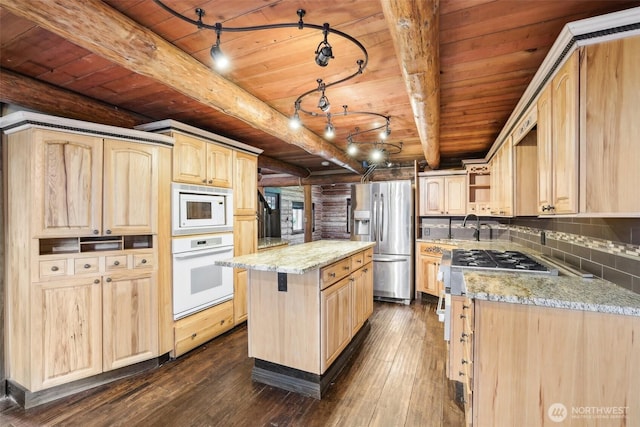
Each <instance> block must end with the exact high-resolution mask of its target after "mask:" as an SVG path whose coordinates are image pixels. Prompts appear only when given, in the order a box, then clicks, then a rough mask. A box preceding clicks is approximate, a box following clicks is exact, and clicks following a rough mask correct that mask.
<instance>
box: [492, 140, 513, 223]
mask: <svg viewBox="0 0 640 427" xmlns="http://www.w3.org/2000/svg"><path fill="white" fill-rule="evenodd" d="M489 167H490V168H491V215H493V216H513V146H512V145H511V138H510V137H509V138H507V140H506V141H505V143H504V144H503V145H502V147H500V148H499V149H498V151H496V154H495V155H494V156H493V158H492V159H491V162H490V163H489Z"/></svg>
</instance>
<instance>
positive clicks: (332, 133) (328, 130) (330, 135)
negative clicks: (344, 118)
mask: <svg viewBox="0 0 640 427" xmlns="http://www.w3.org/2000/svg"><path fill="white" fill-rule="evenodd" d="M335 134H336V133H335V129H334V128H333V125H332V124H331V123H327V127H325V128H324V136H326V137H327V138H333V137H334V136H335Z"/></svg>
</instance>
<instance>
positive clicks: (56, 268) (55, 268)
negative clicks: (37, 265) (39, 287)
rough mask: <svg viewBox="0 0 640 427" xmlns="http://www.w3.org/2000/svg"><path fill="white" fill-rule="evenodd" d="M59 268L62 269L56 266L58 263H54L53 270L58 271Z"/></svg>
mask: <svg viewBox="0 0 640 427" xmlns="http://www.w3.org/2000/svg"><path fill="white" fill-rule="evenodd" d="M58 270H60V269H59V268H58V266H56V265H54V266H53V267H51V271H58Z"/></svg>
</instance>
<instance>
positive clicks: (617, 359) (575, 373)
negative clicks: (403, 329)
mask: <svg viewBox="0 0 640 427" xmlns="http://www.w3.org/2000/svg"><path fill="white" fill-rule="evenodd" d="M474 305H475V312H474V317H475V321H474V334H473V341H474V349H473V350H474V360H475V363H474V364H473V366H474V367H473V372H474V376H473V390H472V392H473V421H474V422H473V425H475V426H486V425H490V426H498V427H499V426H516V425H536V426H553V425H557V423H556V422H553V421H552V420H551V419H550V418H549V415H548V414H549V408H550V407H551V406H552V405H554V404H558V403H561V404H563V405H565V408H566V410H567V411H568V413H567V418H566V420H565V421H564V424H566V425H574V426H576V425H585V423H587V424H589V423H590V421H593V424H594V425H597V424H598V423H599V422H601V421H606V425H612V426H613V425H615V426H624V425H629V423H630V422H631V423H633V422H634V420H638V419H640V407H638V405H634V404H631V403H630V402H635V401H636V400H637V399H636V397H637V396H638V393H640V381H638V378H640V364H638V363H637V361H638V354H640V341H638V339H637V336H638V331H639V330H640V317H636V316H625V315H619V314H609V313H597V312H590V311H580V310H569V309H558V308H551V307H539V306H533V305H521V304H509V303H502V302H491V301H475V302H474ZM452 340H453V336H452ZM452 345H453V342H452ZM612 407H616V408H621V410H622V411H624V415H623V416H620V417H610V418H608V419H606V420H605V419H601V418H596V417H593V418H590V417H578V418H574V417H573V414H572V408H576V409H578V410H579V411H580V410H582V412H581V413H580V415H584V414H586V412H584V410H585V409H587V410H589V409H592V408H603V409H604V408H609V410H610V408H612ZM591 414H593V413H591Z"/></svg>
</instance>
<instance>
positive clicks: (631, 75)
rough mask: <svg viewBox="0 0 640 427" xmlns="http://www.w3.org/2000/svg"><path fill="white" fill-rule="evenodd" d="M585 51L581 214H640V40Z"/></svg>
mask: <svg viewBox="0 0 640 427" xmlns="http://www.w3.org/2000/svg"><path fill="white" fill-rule="evenodd" d="M585 49H586V58H585V59H584V60H582V61H581V62H580V71H581V75H580V128H581V135H580V157H581V162H580V165H581V166H580V175H581V179H580V191H581V195H580V204H581V207H580V212H584V213H588V214H590V215H594V214H618V215H619V214H628V216H638V212H640V197H638V187H637V186H638V183H639V182H640V168H639V167H638V164H639V163H640V144H638V135H640V121H639V120H638V111H640V96H638V94H640V73H639V72H638V70H640V54H638V53H639V52H640V37H638V36H636V37H629V38H625V39H622V40H615V41H609V42H606V43H598V44H594V45H589V46H587V47H586V48H585ZM583 77H584V79H583Z"/></svg>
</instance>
